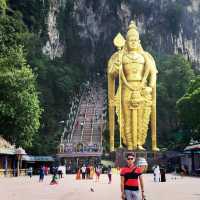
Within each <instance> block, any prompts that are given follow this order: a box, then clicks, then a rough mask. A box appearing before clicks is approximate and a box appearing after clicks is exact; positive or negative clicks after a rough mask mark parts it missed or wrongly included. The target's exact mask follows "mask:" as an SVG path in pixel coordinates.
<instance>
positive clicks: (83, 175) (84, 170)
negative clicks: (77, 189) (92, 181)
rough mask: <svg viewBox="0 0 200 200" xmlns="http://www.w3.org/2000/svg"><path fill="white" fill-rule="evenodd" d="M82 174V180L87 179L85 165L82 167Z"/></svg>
mask: <svg viewBox="0 0 200 200" xmlns="http://www.w3.org/2000/svg"><path fill="white" fill-rule="evenodd" d="M81 173H82V179H85V174H86V166H85V165H83V166H82V167H81Z"/></svg>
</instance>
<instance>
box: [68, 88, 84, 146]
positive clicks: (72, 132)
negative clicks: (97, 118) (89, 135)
mask: <svg viewBox="0 0 200 200" xmlns="http://www.w3.org/2000/svg"><path fill="white" fill-rule="evenodd" d="M84 93H85V89H83V93H82V95H81V99H80V101H79V106H78V110H77V112H76V117H75V120H74V124H73V128H72V131H71V137H70V143H71V142H72V138H73V135H74V129H75V125H76V123H75V122H76V120H77V117H78V114H79V111H80V106H81V102H82V100H83V96H84Z"/></svg>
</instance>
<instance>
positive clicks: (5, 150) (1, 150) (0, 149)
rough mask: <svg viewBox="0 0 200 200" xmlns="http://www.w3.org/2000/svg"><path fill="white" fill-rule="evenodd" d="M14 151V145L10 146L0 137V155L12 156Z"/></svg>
mask: <svg viewBox="0 0 200 200" xmlns="http://www.w3.org/2000/svg"><path fill="white" fill-rule="evenodd" d="M15 151H16V148H15V145H11V144H10V143H9V142H8V141H6V140H5V139H4V138H3V137H2V136H0V154H8V155H14V154H15Z"/></svg>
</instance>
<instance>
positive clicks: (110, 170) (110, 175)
mask: <svg viewBox="0 0 200 200" xmlns="http://www.w3.org/2000/svg"><path fill="white" fill-rule="evenodd" d="M108 180H109V181H108V184H111V182H112V168H111V166H110V165H109V166H108Z"/></svg>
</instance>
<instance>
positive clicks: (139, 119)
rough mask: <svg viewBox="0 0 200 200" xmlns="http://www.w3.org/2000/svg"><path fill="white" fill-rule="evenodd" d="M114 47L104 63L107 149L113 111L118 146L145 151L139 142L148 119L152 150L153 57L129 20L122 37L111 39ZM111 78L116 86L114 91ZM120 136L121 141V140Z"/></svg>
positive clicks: (112, 130)
mask: <svg viewBox="0 0 200 200" xmlns="http://www.w3.org/2000/svg"><path fill="white" fill-rule="evenodd" d="M113 42H114V45H115V46H116V47H117V48H118V51H117V52H115V53H114V54H113V55H112V56H111V58H110V59H109V62H108V100H109V131H110V151H114V130H115V111H116V114H117V117H118V123H119V129H120V146H121V143H122V142H123V144H125V145H126V146H127V148H128V150H137V149H138V150H145V149H144V148H143V145H144V143H145V140H146V137H147V131H148V126H149V122H150V121H151V132H152V150H153V151H158V150H159V149H158V148H157V141H156V76H157V72H158V71H157V69H156V65H155V61H154V59H153V57H152V56H151V55H150V54H149V53H148V52H145V51H144V50H143V49H142V46H141V44H140V39H139V33H138V31H137V27H136V25H135V23H134V22H133V21H131V23H130V25H129V27H128V32H127V36H126V40H125V39H124V38H123V36H122V35H121V34H120V33H119V34H118V35H117V36H116V37H115V38H114V41H113ZM115 79H118V81H117V83H118V88H117V90H115ZM121 139H122V142H121Z"/></svg>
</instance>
